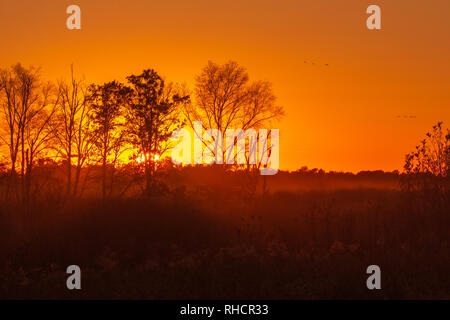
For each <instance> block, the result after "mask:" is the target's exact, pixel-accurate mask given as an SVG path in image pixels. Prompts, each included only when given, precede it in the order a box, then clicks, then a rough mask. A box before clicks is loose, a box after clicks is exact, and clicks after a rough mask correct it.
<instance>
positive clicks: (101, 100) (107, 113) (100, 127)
mask: <svg viewBox="0 0 450 320" xmlns="http://www.w3.org/2000/svg"><path fill="white" fill-rule="evenodd" d="M89 91H90V109H91V117H92V122H93V132H94V134H95V136H96V143H95V146H96V149H97V151H98V153H99V156H100V159H101V160H100V161H101V165H102V195H103V199H105V198H106V189H107V181H106V180H107V179H106V177H107V167H108V165H110V166H111V177H110V180H111V183H110V190H109V193H111V192H112V184H113V178H114V168H115V165H116V162H117V160H118V157H119V156H120V154H121V152H122V151H123V147H124V145H125V142H126V139H125V138H126V137H125V130H124V117H123V114H124V110H125V107H126V105H127V103H128V102H129V101H130V98H131V94H132V90H131V89H130V88H128V87H126V86H124V85H123V84H121V83H118V82H116V81H112V82H108V83H105V84H103V85H91V86H90V88H89Z"/></svg>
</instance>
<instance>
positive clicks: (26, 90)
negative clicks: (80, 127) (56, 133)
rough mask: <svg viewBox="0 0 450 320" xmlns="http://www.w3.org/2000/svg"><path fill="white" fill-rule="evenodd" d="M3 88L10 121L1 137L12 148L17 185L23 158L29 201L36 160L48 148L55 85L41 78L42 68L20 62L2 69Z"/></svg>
mask: <svg viewBox="0 0 450 320" xmlns="http://www.w3.org/2000/svg"><path fill="white" fill-rule="evenodd" d="M0 88H1V92H2V94H1V104H2V111H3V116H4V118H5V123H6V127H5V128H2V129H3V134H2V136H1V138H2V140H3V141H4V142H5V144H6V145H7V146H8V148H9V155H10V161H11V163H10V165H11V177H12V183H13V185H14V187H15V185H16V180H17V172H16V170H17V160H18V159H19V158H20V177H21V186H22V188H21V194H22V196H23V197H24V200H28V196H29V192H30V185H31V172H32V168H33V163H34V162H35V160H36V158H37V157H38V156H39V155H40V154H41V153H42V152H43V151H44V150H45V149H46V148H47V147H48V145H47V142H48V140H49V137H50V135H49V130H48V125H49V122H50V119H51V117H52V115H53V113H54V106H55V101H54V100H53V98H54V95H53V96H52V90H53V87H52V85H51V84H50V83H42V82H41V81H40V77H39V70H38V69H36V68H34V67H30V68H28V69H27V68H24V67H23V66H21V65H20V64H17V65H14V66H13V67H12V68H10V69H7V70H1V71H0Z"/></svg>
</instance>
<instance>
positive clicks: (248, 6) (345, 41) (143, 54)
mask: <svg viewBox="0 0 450 320" xmlns="http://www.w3.org/2000/svg"><path fill="white" fill-rule="evenodd" d="M71 4H78V5H79V6H80V7H81V10H82V29H81V30H79V31H70V30H67V29H66V18H67V14H66V13H65V11H66V7H67V6H68V5H71ZM370 4H378V5H379V6H380V7H381V10H382V22H381V24H382V30H381V31H370V30H368V29H367V28H366V25H365V21H366V17H367V15H366V14H365V10H366V8H367V6H368V5H370ZM0 39H1V44H0V66H1V67H6V66H8V65H10V64H13V63H15V62H21V63H22V64H24V65H30V64H32V65H38V66H42V68H43V75H44V76H45V77H47V78H50V79H57V78H61V77H63V76H66V75H67V74H68V72H69V65H70V64H71V63H74V65H75V69H76V71H78V73H79V74H82V75H84V77H85V78H86V79H87V80H88V81H90V82H104V81H109V80H112V79H118V80H122V81H123V80H124V78H125V76H126V75H129V74H131V73H137V72H140V71H142V69H144V68H148V67H150V68H154V69H156V70H158V71H159V72H160V73H161V74H162V75H164V76H165V77H166V78H167V80H169V81H175V82H187V83H188V84H190V85H191V84H192V83H193V79H194V76H195V75H196V74H198V73H199V71H200V69H201V68H202V67H203V66H204V65H205V64H206V63H207V61H208V60H212V61H215V62H218V63H223V62H226V61H227V60H230V59H231V60H235V61H237V62H239V63H240V64H241V65H243V66H245V67H247V69H248V71H249V73H250V77H251V78H252V79H255V80H257V79H262V80H270V81H271V82H272V83H273V84H274V90H275V93H276V95H277V96H278V101H279V104H281V105H283V106H284V107H285V110H286V113H287V116H286V117H285V119H284V120H283V121H282V122H281V123H280V124H279V129H280V166H281V169H290V170H294V169H296V168H299V167H301V166H303V165H307V166H308V167H319V168H324V169H326V170H343V171H359V170H366V169H367V170H375V169H383V170H394V169H401V167H402V164H403V159H404V155H405V154H406V153H407V152H409V151H410V150H412V149H413V148H414V146H415V145H416V144H417V143H418V142H419V140H420V139H421V138H422V137H423V135H424V133H425V132H426V131H427V130H428V129H429V128H430V127H431V126H432V125H433V124H434V123H435V122H437V121H438V120H441V121H444V122H446V124H447V126H449V125H450V41H449V40H450V1H448V0H434V1H432V2H431V1H416V0H395V1H381V0H372V1H362V0H314V1H311V0H309V1H303V0H226V1H225V0H108V1H106V0H83V1H75V0H73V1H65V0H64V1H63V0H39V1H35V0H0ZM304 61H307V62H308V63H304ZM311 62H315V64H316V65H312V64H311ZM326 63H328V64H329V66H328V67H327V66H325V65H324V64H326ZM399 115H400V116H402V117H401V118H399V117H397V116H399ZM404 115H407V116H415V117H416V118H407V119H405V118H403V116H404Z"/></svg>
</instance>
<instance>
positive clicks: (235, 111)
mask: <svg viewBox="0 0 450 320" xmlns="http://www.w3.org/2000/svg"><path fill="white" fill-rule="evenodd" d="M195 80H196V82H195V89H194V97H195V99H194V103H192V104H189V103H187V104H185V116H186V118H187V120H188V122H189V124H190V125H191V127H192V128H193V129H194V121H201V122H202V126H203V129H205V130H206V129H218V130H219V131H220V132H222V133H225V132H226V130H227V129H242V130H243V131H246V130H248V129H258V128H261V127H263V126H265V125H269V124H270V122H271V121H273V120H278V119H280V118H281V117H282V116H283V115H284V110H283V108H282V107H281V106H278V105H277V104H276V97H275V95H274V93H273V90H272V84H271V83H270V82H267V81H255V82H250V80H249V75H248V73H247V71H246V69H245V68H243V67H242V66H240V65H239V64H238V63H236V62H234V61H229V62H227V63H225V64H223V65H219V64H216V63H214V62H211V61H210V62H208V64H207V65H206V66H205V67H204V68H203V70H202V72H201V73H200V74H199V75H198V76H197V77H196V79H195ZM194 134H195V132H194ZM237 138H239V137H237ZM254 143H256V141H255V142H254ZM214 150H217V148H215V149H214ZM269 152H270V150H269ZM223 153H224V154H225V150H223ZM224 154H223V155H222V156H223V158H225V157H224ZM246 157H247V162H248V152H247V153H246Z"/></svg>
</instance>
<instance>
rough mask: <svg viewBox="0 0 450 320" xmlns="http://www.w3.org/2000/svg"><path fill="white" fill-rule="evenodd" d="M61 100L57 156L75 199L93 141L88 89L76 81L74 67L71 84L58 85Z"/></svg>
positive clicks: (56, 126)
mask: <svg viewBox="0 0 450 320" xmlns="http://www.w3.org/2000/svg"><path fill="white" fill-rule="evenodd" d="M58 90H59V96H60V97H59V100H58V105H57V112H56V115H55V119H54V121H52V128H53V133H54V136H55V138H56V140H57V142H58V144H57V147H56V151H57V153H58V156H59V157H60V158H62V159H63V160H64V161H65V162H66V166H67V172H66V174H67V184H66V194H67V196H69V195H76V193H77V188H78V180H79V176H80V172H81V168H82V166H83V164H84V163H85V162H86V160H87V158H88V156H89V153H90V152H91V150H92V143H93V141H94V139H93V138H92V137H91V136H90V135H89V133H90V132H89V109H88V106H87V103H88V99H89V96H88V92H87V87H86V85H85V84H84V82H83V81H82V80H78V79H75V77H74V73H73V66H72V67H71V79H70V82H65V81H60V82H59V88H58ZM73 158H76V159H77V162H76V172H75V177H76V180H75V182H76V183H75V184H74V185H72V175H73V173H72V167H73V165H72V159H73Z"/></svg>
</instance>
